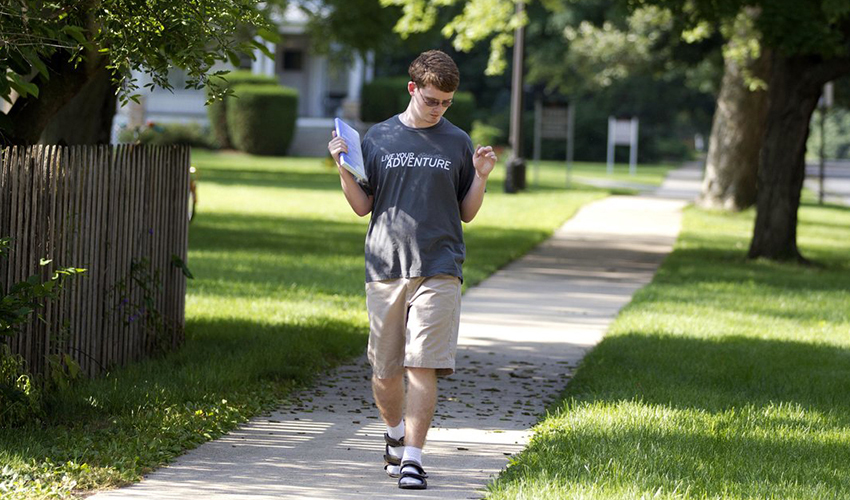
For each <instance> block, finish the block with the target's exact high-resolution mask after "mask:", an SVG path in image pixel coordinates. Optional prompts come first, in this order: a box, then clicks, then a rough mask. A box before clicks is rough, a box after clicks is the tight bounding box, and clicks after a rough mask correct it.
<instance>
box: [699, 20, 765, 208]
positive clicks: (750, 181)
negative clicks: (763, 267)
mask: <svg viewBox="0 0 850 500" xmlns="http://www.w3.org/2000/svg"><path fill="white" fill-rule="evenodd" d="M758 14H759V10H758V9H754V8H745V9H744V10H743V11H741V12H740V13H739V14H738V16H737V17H736V18H735V19H734V21H732V22H727V23H725V25H724V26H723V29H722V31H723V32H724V37H725V39H726V43H725V45H724V47H723V63H724V71H723V81H722V83H721V86H720V92H719V94H718V96H717V106H716V107H715V112H714V120H713V123H712V127H711V137H710V139H709V145H708V155H707V158H706V162H705V175H704V178H703V183H702V189H701V192H700V196H699V198H698V200H697V203H698V204H699V205H700V206H702V207H705V208H711V209H724V210H732V211H740V210H744V209H745V208H749V207H751V206H753V205H754V204H755V202H756V179H757V173H758V164H759V152H760V151H761V146H762V139H763V137H764V130H765V127H766V125H767V120H766V117H767V89H766V88H765V87H766V84H765V82H766V80H767V78H768V76H769V70H770V53H769V52H768V51H766V50H763V49H762V47H761V45H760V44H759V43H758V33H757V32H756V29H755V26H754V23H755V20H756V19H757V17H758Z"/></svg>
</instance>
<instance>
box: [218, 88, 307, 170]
mask: <svg viewBox="0 0 850 500" xmlns="http://www.w3.org/2000/svg"><path fill="white" fill-rule="evenodd" d="M233 91H234V93H235V95H234V98H233V99H230V100H229V102H228V104H227V128H228V134H229V136H230V138H231V139H232V140H233V145H234V146H235V147H236V149H239V150H240V151H244V152H246V153H251V154H257V155H278V156H282V155H284V154H286V151H287V150H288V149H289V144H290V142H292V137H293V136H294V135H295V120H296V118H297V117H298V91H297V90H295V89H293V88H289V87H282V86H271V85H256V84H254V85H248V84H245V85H237V86H235V87H233Z"/></svg>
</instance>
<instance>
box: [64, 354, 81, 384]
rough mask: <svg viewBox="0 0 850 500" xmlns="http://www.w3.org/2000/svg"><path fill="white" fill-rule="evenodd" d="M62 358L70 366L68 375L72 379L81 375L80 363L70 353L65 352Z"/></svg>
mask: <svg viewBox="0 0 850 500" xmlns="http://www.w3.org/2000/svg"><path fill="white" fill-rule="evenodd" d="M62 358H63V361H65V366H67V367H68V377H69V378H71V379H75V378H77V377H78V376H79V375H80V365H79V364H77V362H76V361H74V358H72V357H71V355H70V354H68V353H65V354H63V355H62Z"/></svg>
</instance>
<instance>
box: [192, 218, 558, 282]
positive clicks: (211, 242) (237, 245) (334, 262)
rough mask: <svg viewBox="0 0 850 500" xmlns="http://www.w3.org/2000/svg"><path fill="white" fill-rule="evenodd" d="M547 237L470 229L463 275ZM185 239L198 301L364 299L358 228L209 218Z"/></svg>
mask: <svg viewBox="0 0 850 500" xmlns="http://www.w3.org/2000/svg"><path fill="white" fill-rule="evenodd" d="M548 235H549V233H548V232H546V231H542V230H533V229H516V228H496V227H490V226H475V227H474V228H472V229H471V230H469V231H467V233H466V235H465V241H466V246H467V249H468V252H467V254H468V259H467V262H466V263H465V265H464V273H465V275H467V276H468V277H469V278H471V279H472V280H473V282H478V281H480V280H481V279H483V277H485V276H487V275H489V274H490V273H492V272H493V271H495V270H496V269H498V268H500V267H502V266H504V265H505V264H507V263H508V262H510V261H511V260H513V259H515V258H517V257H519V256H521V255H523V254H524V253H526V252H527V251H528V250H530V249H531V248H533V247H534V245H536V244H538V243H539V242H541V241H543V240H544V239H545V238H546V237H547V236H548ZM189 236H190V238H189V250H190V254H189V267H190V268H191V269H192V272H193V274H194V275H195V278H196V281H195V282H194V283H191V284H190V290H201V288H202V291H200V292H199V293H202V294H203V295H219V296H227V297H239V296H256V297H262V296H265V295H267V294H274V293H278V292H280V291H281V290H282V289H285V288H287V287H292V286H296V287H303V288H306V289H309V290H313V291H317V292H321V293H327V294H347V295H351V296H359V295H362V294H363V283H364V278H365V276H364V272H365V271H364V253H363V252H364V241H365V238H366V227H365V225H363V224H359V223H347V222H336V221H330V220H322V219H303V218H295V217H287V216H284V215H281V216H268V215H246V214H219V213H216V214H205V216H204V217H203V218H199V219H198V220H197V221H196V223H193V227H192V229H191V232H190V235H189ZM233 253H239V256H238V257H234V255H233Z"/></svg>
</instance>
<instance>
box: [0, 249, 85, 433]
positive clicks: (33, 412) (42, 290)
mask: <svg viewBox="0 0 850 500" xmlns="http://www.w3.org/2000/svg"><path fill="white" fill-rule="evenodd" d="M10 244H11V239H10V238H7V237H4V238H0V259H2V258H6V256H7V253H8V251H9V247H10V246H11V245H10ZM50 262H51V261H49V260H44V259H42V261H41V265H42V266H47V265H49V264H50ZM85 271H86V270H85V269H76V268H60V269H56V270H54V271H53V275H52V277H51V278H50V279H48V280H46V281H42V279H41V277H40V276H39V275H38V274H34V275H32V276H30V277H29V278H28V279H27V280H25V281H21V282H19V283H14V284H12V285H11V287H9V290H8V292H4V290H5V285H4V284H3V283H0V337H2V336H12V335H16V334H19V333H20V332H21V331H22V327H23V326H24V325H25V324H26V323H28V322H30V321H32V320H33V317H35V318H36V319H37V320H39V321H44V318H43V316H42V315H41V310H43V309H44V306H45V305H46V302H47V301H48V300H55V299H57V298H59V294H60V293H61V292H62V288H63V286H64V284H65V280H66V279H68V278H71V279H73V278H75V277H77V276H79V275H80V274H83V273H85ZM47 361H48V365H49V366H50V373H49V374H48V375H49V377H47V379H46V380H45V383H46V384H47V385H49V384H54V385H55V384H59V383H66V382H67V381H68V380H69V379H72V378H76V377H77V376H78V374H79V365H77V363H76V362H75V361H74V360H73V359H72V358H71V357H70V356H68V355H67V354H62V353H60V354H51V355H49V356H47ZM41 413H42V408H41V393H40V390H39V388H38V386H37V384H36V383H35V382H34V380H33V377H32V376H31V375H30V374H29V373H28V371H27V369H26V362H25V360H24V359H23V358H22V357H21V356H19V355H17V354H13V353H12V352H11V350H10V349H9V347H8V346H7V345H6V344H5V343H4V342H3V341H0V427H8V426H16V425H21V424H23V423H26V422H27V421H30V420H32V419H34V418H37V417H39V416H40V415H41Z"/></svg>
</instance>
